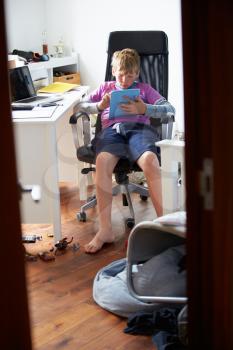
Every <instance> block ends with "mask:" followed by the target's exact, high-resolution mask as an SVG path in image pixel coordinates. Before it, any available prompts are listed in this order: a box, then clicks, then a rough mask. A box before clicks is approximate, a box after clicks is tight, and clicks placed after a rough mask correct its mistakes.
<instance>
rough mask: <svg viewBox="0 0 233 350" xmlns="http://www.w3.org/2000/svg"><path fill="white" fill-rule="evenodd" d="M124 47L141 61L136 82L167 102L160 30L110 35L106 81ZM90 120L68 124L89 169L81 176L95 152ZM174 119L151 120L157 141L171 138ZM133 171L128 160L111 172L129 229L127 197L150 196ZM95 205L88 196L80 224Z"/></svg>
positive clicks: (163, 40)
mask: <svg viewBox="0 0 233 350" xmlns="http://www.w3.org/2000/svg"><path fill="white" fill-rule="evenodd" d="M124 48H133V49H135V50H137V52H138V54H139V56H140V59H141V68H140V76H139V80H140V81H143V82H146V83H149V84H150V85H151V86H152V87H154V88H155V89H156V90H157V91H158V92H159V93H160V94H161V95H162V96H163V97H165V98H166V99H167V94H168V38H167V35H166V34H165V33H164V32H162V31H116V32H111V33H110V35H109V40H108V49H107V66H106V74H105V81H109V80H114V77H113V76H112V68H111V60H112V55H113V53H114V52H115V51H117V50H122V49H124ZM80 118H82V123H83V127H82V128H83V139H84V145H82V146H80V144H79V142H78V137H77V131H78V130H77V128H78V127H77V120H78V119H80ZM89 121H90V118H89V116H88V114H86V113H77V114H76V115H73V116H72V117H71V118H70V124H71V126H72V130H73V136H74V142H75V147H76V151H77V158H78V160H79V161H83V162H84V163H89V164H90V166H89V167H88V168H84V169H83V170H82V173H83V174H87V173H88V172H89V171H94V167H93V166H92V165H93V164H95V153H94V150H93V147H92V144H91V136H90V126H89ZM173 122H174V116H173V115H171V116H168V117H167V118H163V119H162V118H161V120H160V119H157V118H156V119H151V124H152V125H153V126H154V127H156V130H157V131H158V134H159V139H160V140H162V139H165V138H166V139H170V138H171V135H172V125H173ZM100 130H101V120H100V118H97V122H96V133H98V132H99V131H100ZM133 171H142V170H141V169H140V168H139V166H138V165H137V164H136V163H134V164H133V165H132V164H130V162H128V161H127V160H123V159H120V160H119V162H118V163H117V165H116V167H115V169H114V175H115V179H116V183H117V185H116V186H115V187H113V189H112V194H113V196H115V195H117V194H118V193H122V195H123V205H128V206H129V210H130V217H129V218H127V219H126V225H127V226H128V227H129V228H132V227H133V226H134V224H135V215H134V210H133V205H132V201H131V197H130V193H131V192H136V193H138V194H139V195H140V197H141V199H142V200H146V199H147V198H148V196H149V192H148V189H147V188H146V187H144V186H143V185H138V184H136V183H130V182H129V178H128V174H129V173H131V172H133ZM96 204H97V200H96V198H95V196H93V197H91V198H90V199H89V200H88V201H87V203H86V204H84V205H83V206H82V207H81V208H80V212H79V213H78V214H77V218H78V220H79V221H86V210H87V209H89V208H92V207H94V206H95V205H96Z"/></svg>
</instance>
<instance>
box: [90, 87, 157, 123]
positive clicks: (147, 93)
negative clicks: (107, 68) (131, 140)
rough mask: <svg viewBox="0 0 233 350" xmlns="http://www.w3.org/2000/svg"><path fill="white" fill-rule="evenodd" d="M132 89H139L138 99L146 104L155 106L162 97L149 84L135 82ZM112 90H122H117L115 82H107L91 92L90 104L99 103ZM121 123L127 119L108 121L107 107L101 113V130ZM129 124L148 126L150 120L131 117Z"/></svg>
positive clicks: (141, 116)
mask: <svg viewBox="0 0 233 350" xmlns="http://www.w3.org/2000/svg"><path fill="white" fill-rule="evenodd" d="M132 88H135V89H136V88H137V89H140V97H141V99H142V100H143V101H144V102H145V103H146V104H152V105H153V104H155V103H156V101H157V100H159V99H160V98H161V97H162V96H161V95H160V94H159V93H158V91H156V90H155V89H153V88H152V86H150V85H149V84H146V83H140V82H137V83H135V84H133V86H132ZM113 90H122V89H121V88H119V87H118V86H117V84H116V82H115V81H107V82H105V83H103V84H101V85H100V86H99V88H98V89H96V90H95V91H93V92H92V93H91V94H90V95H89V100H90V102H93V103H94V102H96V103H97V102H100V101H101V100H102V98H103V96H104V95H105V94H106V93H110V92H111V91H113ZM121 122H129V117H127V116H126V117H119V118H114V119H109V107H108V108H106V109H105V110H104V111H103V112H102V113H101V124H102V128H107V127H108V126H110V125H113V124H115V123H121ZM130 122H135V123H144V124H150V119H149V117H148V116H146V115H138V114H137V115H131V116H130Z"/></svg>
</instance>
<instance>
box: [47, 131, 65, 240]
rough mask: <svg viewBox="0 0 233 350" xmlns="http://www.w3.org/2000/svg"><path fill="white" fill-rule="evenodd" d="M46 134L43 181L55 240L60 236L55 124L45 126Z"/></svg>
mask: <svg viewBox="0 0 233 350" xmlns="http://www.w3.org/2000/svg"><path fill="white" fill-rule="evenodd" d="M47 135H48V140H49V142H48V156H49V159H50V161H49V163H50V166H49V167H48V169H47V171H46V173H45V177H44V181H45V185H46V188H47V191H48V197H49V198H50V206H49V207H50V210H51V218H52V224H53V232H54V240H55V242H56V241H58V240H60V239H61V237H62V232H61V208H60V189H59V174H58V152H57V137H56V126H55V125H48V126H47Z"/></svg>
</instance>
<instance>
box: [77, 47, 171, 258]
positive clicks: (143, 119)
mask: <svg viewBox="0 0 233 350" xmlns="http://www.w3.org/2000/svg"><path fill="white" fill-rule="evenodd" d="M139 71H140V57H139V55H138V53H137V52H136V51H135V50H133V49H123V50H121V51H116V52H115V53H114V55H113V58H112V75H113V76H114V77H115V79H116V81H109V82H105V83H103V84H101V85H100V87H99V88H98V89H97V90H95V91H94V92H93V93H91V94H90V95H89V97H88V99H87V100H84V101H82V102H81V103H79V104H78V106H77V111H85V112H87V113H100V114H101V123H102V131H101V133H100V135H98V138H97V141H96V155H97V156H96V176H95V184H96V197H97V206H98V214H99V230H98V232H97V233H96V235H95V237H94V238H93V239H92V240H91V241H90V242H89V243H88V244H87V245H85V251H86V252H87V253H96V252H97V251H99V250H100V249H101V248H102V246H103V244H104V243H110V242H113V241H114V238H115V237H114V234H113V231H112V226H111V206H112V174H113V170H114V167H115V165H116V164H117V162H118V160H119V159H120V158H122V157H126V158H128V159H129V160H130V161H131V162H135V161H136V162H137V164H138V165H139V166H140V168H141V169H142V170H143V172H144V175H145V177H146V180H147V184H148V189H149V192H150V197H151V200H152V203H153V206H154V208H155V211H156V213H157V216H161V215H162V214H163V209H162V190H161V175H160V167H159V161H158V158H157V154H156V151H157V150H156V147H155V142H156V141H158V137H157V135H156V131H155V129H153V127H152V126H150V117H152V118H153V117H159V118H160V117H163V116H166V115H167V114H168V113H171V114H174V113H175V109H174V107H172V106H171V104H170V103H169V102H167V101H166V100H165V98H163V97H162V96H161V95H160V94H159V93H158V92H157V91H156V90H155V89H153V88H152V87H151V86H150V85H149V84H146V83H141V82H138V81H137V79H138V77H139ZM130 88H139V89H140V96H139V97H138V98H137V99H136V100H135V101H131V100H129V99H127V97H126V102H127V103H123V104H122V105H121V106H120V108H121V109H122V111H123V114H124V112H126V114H127V116H122V117H119V118H114V119H109V106H110V99H111V92H112V91H114V90H122V89H130Z"/></svg>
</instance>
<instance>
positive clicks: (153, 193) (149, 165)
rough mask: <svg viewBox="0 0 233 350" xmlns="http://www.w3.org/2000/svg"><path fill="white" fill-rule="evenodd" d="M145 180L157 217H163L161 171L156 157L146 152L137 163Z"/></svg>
mask: <svg viewBox="0 0 233 350" xmlns="http://www.w3.org/2000/svg"><path fill="white" fill-rule="evenodd" d="M137 163H138V165H139V166H140V168H141V169H142V170H143V172H144V175H145V177H146V180H147V185H148V189H149V192H150V197H151V201H152V203H153V206H154V208H155V211H156V214H157V216H162V215H163V206H162V182H161V170H160V166H159V161H158V158H157V156H156V155H155V154H154V153H153V152H150V151H146V152H145V153H143V154H142V155H141V157H140V158H139V159H138V161H137Z"/></svg>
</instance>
